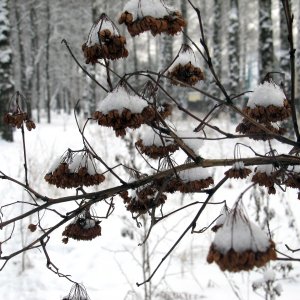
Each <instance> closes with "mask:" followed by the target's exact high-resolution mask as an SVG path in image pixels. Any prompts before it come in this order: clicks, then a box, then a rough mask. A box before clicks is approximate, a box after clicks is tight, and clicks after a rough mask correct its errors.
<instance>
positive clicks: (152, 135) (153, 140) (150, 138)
mask: <svg viewBox="0 0 300 300" xmlns="http://www.w3.org/2000/svg"><path fill="white" fill-rule="evenodd" d="M141 139H142V140H143V144H144V146H152V145H155V146H157V147H163V146H164V144H165V145H166V146H167V145H170V144H172V143H173V139H172V138H168V137H167V138H166V137H163V136H159V134H157V133H156V132H155V131H154V130H152V129H151V128H147V129H145V130H144V131H143V132H142V134H141ZM162 139H163V141H164V144H163V142H162Z"/></svg>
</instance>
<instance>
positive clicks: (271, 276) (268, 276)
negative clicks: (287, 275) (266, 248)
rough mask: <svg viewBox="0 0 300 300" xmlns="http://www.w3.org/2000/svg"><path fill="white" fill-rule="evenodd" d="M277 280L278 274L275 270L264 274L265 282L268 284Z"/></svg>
mask: <svg viewBox="0 0 300 300" xmlns="http://www.w3.org/2000/svg"><path fill="white" fill-rule="evenodd" d="M275 278H276V273H275V272H274V270H272V269H267V270H266V271H265V272H264V281H265V282H268V281H274V280H275Z"/></svg>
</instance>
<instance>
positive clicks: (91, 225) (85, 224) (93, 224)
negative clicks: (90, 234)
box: [83, 219, 96, 229]
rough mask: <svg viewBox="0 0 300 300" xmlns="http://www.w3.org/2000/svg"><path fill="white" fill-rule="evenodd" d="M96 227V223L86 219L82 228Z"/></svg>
mask: <svg viewBox="0 0 300 300" xmlns="http://www.w3.org/2000/svg"><path fill="white" fill-rule="evenodd" d="M95 226H96V222H95V220H93V219H86V220H85V223H84V226H83V228H84V229H90V228H93V227H95Z"/></svg>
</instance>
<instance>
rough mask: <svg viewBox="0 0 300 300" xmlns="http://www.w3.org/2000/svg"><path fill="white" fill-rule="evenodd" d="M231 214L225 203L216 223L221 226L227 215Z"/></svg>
mask: <svg viewBox="0 0 300 300" xmlns="http://www.w3.org/2000/svg"><path fill="white" fill-rule="evenodd" d="M228 214H229V210H228V207H227V206H226V205H224V206H223V207H222V209H221V211H220V216H219V218H218V219H217V220H216V222H215V225H216V226H220V225H223V224H224V222H225V220H226V218H227V216H228Z"/></svg>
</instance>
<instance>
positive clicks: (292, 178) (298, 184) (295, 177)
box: [284, 173, 300, 189]
mask: <svg viewBox="0 0 300 300" xmlns="http://www.w3.org/2000/svg"><path fill="white" fill-rule="evenodd" d="M284 184H285V185H286V186H288V187H291V188H293V189H300V174H299V173H290V174H288V175H287V179H286V180H285V181H284Z"/></svg>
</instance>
